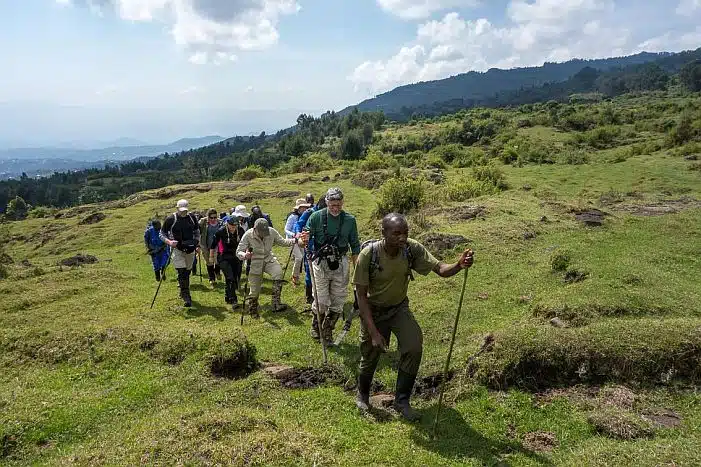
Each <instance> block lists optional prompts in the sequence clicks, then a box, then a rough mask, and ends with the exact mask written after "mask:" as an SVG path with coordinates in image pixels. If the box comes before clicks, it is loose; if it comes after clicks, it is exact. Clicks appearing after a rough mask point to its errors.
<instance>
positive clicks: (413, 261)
mask: <svg viewBox="0 0 701 467" xmlns="http://www.w3.org/2000/svg"><path fill="white" fill-rule="evenodd" d="M472 262H473V254H472V250H470V249H467V250H465V251H464V252H463V253H462V255H461V256H460V258H459V259H458V261H457V262H456V263H455V264H452V265H448V264H445V263H443V262H440V261H438V260H437V259H436V258H435V257H434V256H433V255H432V254H431V253H430V252H428V250H426V248H425V247H424V246H423V245H422V244H420V243H419V242H417V241H416V240H413V239H410V238H409V224H408V223H407V221H406V218H404V216H402V215H401V214H388V215H386V216H385V217H384V219H383V220H382V240H379V241H378V242H375V243H371V244H370V245H368V246H366V247H365V248H363V251H362V252H361V253H360V256H359V257H358V263H357V266H356V268H355V275H354V277H353V283H354V284H355V286H356V292H357V294H358V306H359V308H360V319H361V326H360V341H361V342H360V371H359V375H358V394H357V398H356V405H357V406H358V408H359V409H360V410H362V411H367V410H369V404H370V402H369V398H370V386H371V384H372V378H373V375H374V374H375V368H377V362H378V361H379V359H380V355H381V354H382V353H383V352H385V351H386V349H387V347H388V344H389V339H390V333H393V334H394V335H395V336H396V338H397V345H398V348H399V354H400V357H399V369H398V372H397V387H396V390H395V396H394V404H393V405H394V408H395V409H396V410H397V411H398V412H399V413H400V414H401V415H402V416H403V417H404V418H406V419H408V420H417V419H418V418H419V415H418V413H417V412H415V411H414V410H413V409H412V408H411V405H410V404H409V398H410V396H411V391H412V389H413V388H414V382H415V381H416V375H417V373H418V371H419V365H420V364H421V356H422V353H423V335H422V333H421V327H419V324H418V323H417V322H416V319H415V318H414V315H413V314H412V313H411V311H409V299H408V297H407V291H408V288H409V280H410V279H413V273H412V270H413V271H416V272H417V273H419V274H421V275H423V276H425V275H428V273H430V272H431V271H433V272H435V273H436V274H438V275H439V276H441V277H451V276H454V275H455V274H457V273H458V272H460V271H461V270H463V269H464V268H469V267H470V266H472Z"/></svg>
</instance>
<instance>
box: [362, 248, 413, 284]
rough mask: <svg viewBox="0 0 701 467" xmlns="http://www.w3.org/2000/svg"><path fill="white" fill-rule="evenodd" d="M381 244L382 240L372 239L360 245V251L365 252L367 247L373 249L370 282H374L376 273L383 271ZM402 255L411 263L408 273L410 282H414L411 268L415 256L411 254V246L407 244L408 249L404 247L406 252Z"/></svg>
mask: <svg viewBox="0 0 701 467" xmlns="http://www.w3.org/2000/svg"><path fill="white" fill-rule="evenodd" d="M380 242H381V240H377V239H372V240H365V241H364V242H363V243H361V244H360V250H361V251H362V250H364V249H365V248H366V247H369V248H370V249H371V251H370V280H372V275H373V273H374V272H375V271H382V265H381V264H380ZM402 255H403V256H404V258H406V260H407V261H408V263H409V271H408V272H407V275H408V276H409V280H412V281H413V280H414V273H413V272H412V270H411V267H412V266H413V264H414V255H413V254H412V252H411V248H409V245H408V244H407V246H406V247H404V251H403V252H402Z"/></svg>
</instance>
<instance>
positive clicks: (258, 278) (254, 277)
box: [248, 260, 282, 298]
mask: <svg viewBox="0 0 701 467" xmlns="http://www.w3.org/2000/svg"><path fill="white" fill-rule="evenodd" d="M263 273H268V274H270V276H271V277H272V279H273V280H274V281H280V280H282V267H281V266H280V263H278V262H277V260H273V261H267V262H265V263H264V264H263ZM248 284H249V287H250V288H251V290H250V292H249V293H248V298H258V296H259V295H260V289H261V286H262V285H263V274H249V275H248Z"/></svg>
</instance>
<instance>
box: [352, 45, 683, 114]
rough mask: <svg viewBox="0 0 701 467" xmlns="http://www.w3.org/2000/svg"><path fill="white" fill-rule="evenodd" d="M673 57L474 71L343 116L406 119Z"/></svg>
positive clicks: (394, 93)
mask: <svg viewBox="0 0 701 467" xmlns="http://www.w3.org/2000/svg"><path fill="white" fill-rule="evenodd" d="M671 55H675V54H672V53H669V52H661V53H648V52H642V53H639V54H636V55H630V56H627V57H615V58H603V59H595V60H581V59H574V60H570V61H567V62H563V63H548V62H546V63H545V64H544V65H543V66H537V67H526V68H513V69H509V70H502V69H497V68H492V69H490V70H488V71H486V72H477V71H471V72H469V73H463V74H459V75H456V76H452V77H450V78H446V79H441V80H436V81H425V82H420V83H415V84H408V85H405V86H400V87H398V88H395V89H393V90H391V91H388V92H386V93H383V94H380V95H378V96H375V97H374V98H372V99H366V100H364V101H362V102H361V103H360V104H358V105H354V106H350V107H348V108H346V109H343V110H342V111H341V113H345V112H348V111H350V110H351V109H352V108H354V107H357V108H358V110H360V111H364V112H368V111H380V110H381V111H383V112H384V113H385V115H386V116H387V117H389V118H390V119H394V120H405V119H406V118H408V116H410V115H411V110H412V109H414V108H419V107H426V106H431V105H432V104H434V103H436V102H446V101H453V100H462V101H464V102H469V101H471V100H472V101H482V100H485V99H487V98H492V97H494V96H495V94H497V93H500V92H505V91H513V90H519V89H521V88H532V87H537V86H542V85H544V84H545V83H557V82H562V81H566V80H567V79H569V78H570V77H572V76H573V75H574V74H576V73H577V72H578V71H580V70H581V69H582V68H584V67H591V68H594V69H597V70H603V71H605V70H610V69H613V68H622V67H626V66H629V65H640V64H644V63H648V62H652V61H655V60H659V59H660V58H663V57H668V56H671Z"/></svg>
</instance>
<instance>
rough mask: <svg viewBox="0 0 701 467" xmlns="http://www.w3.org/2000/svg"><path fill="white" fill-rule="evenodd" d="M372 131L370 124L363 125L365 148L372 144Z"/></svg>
mask: <svg viewBox="0 0 701 467" xmlns="http://www.w3.org/2000/svg"><path fill="white" fill-rule="evenodd" d="M373 131H374V130H373V127H372V123H366V124H365V125H363V144H365V145H366V146H367V145H369V144H370V143H372V134H373Z"/></svg>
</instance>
